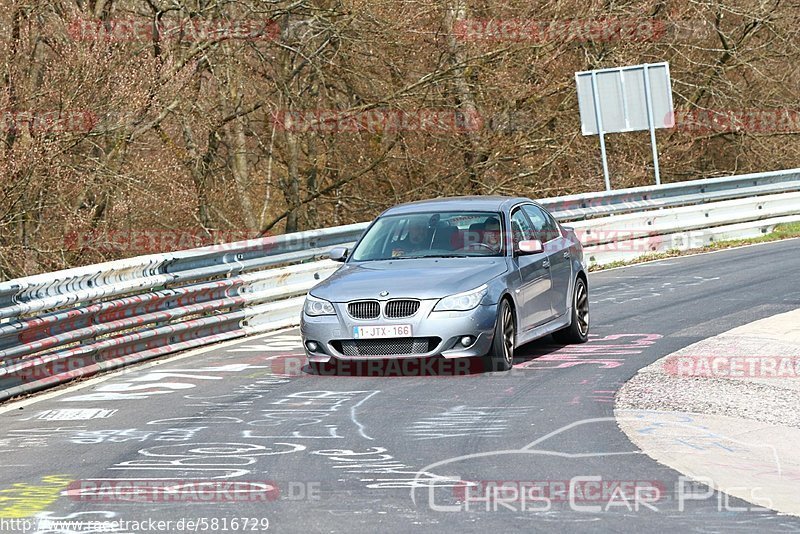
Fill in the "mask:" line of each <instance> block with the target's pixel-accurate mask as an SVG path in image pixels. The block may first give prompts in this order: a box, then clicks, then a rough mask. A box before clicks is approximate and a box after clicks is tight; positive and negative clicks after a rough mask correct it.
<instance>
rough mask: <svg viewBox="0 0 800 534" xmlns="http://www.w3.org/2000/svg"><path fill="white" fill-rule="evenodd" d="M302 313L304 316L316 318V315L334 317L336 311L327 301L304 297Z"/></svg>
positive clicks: (308, 296)
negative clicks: (304, 313)
mask: <svg viewBox="0 0 800 534" xmlns="http://www.w3.org/2000/svg"><path fill="white" fill-rule="evenodd" d="M303 311H304V312H306V315H310V316H312V317H316V316H318V315H336V310H334V309H333V304H331V303H330V302H328V301H327V300H323V299H318V298H317V297H314V296H312V295H306V301H305V303H304V304H303Z"/></svg>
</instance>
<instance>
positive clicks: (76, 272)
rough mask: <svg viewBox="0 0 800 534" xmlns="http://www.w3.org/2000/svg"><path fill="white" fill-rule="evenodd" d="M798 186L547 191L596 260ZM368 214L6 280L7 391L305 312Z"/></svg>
mask: <svg viewBox="0 0 800 534" xmlns="http://www.w3.org/2000/svg"><path fill="white" fill-rule="evenodd" d="M791 191H800V169H793V170H790V171H781V172H775V173H762V174H758V175H743V176H733V177H729V178H715V179H711V180H697V181H692V182H682V183H678V184H668V185H664V186H661V187H642V188H634V189H627V190H618V191H611V192H607V193H592V194H587V195H571V196H568V197H557V198H551V199H545V200H543V201H542V202H541V203H542V204H543V205H545V206H546V207H547V208H548V209H550V210H551V211H552V212H553V213H554V214H555V215H556V216H557V217H558V218H559V219H560V220H562V221H573V222H572V223H571V226H574V227H575V228H576V231H577V232H578V235H579V236H580V237H581V240H582V241H583V242H584V243H585V245H586V253H587V257H588V258H589V259H590V261H592V262H594V263H607V262H610V261H615V260H617V259H628V258H630V257H633V256H638V255H641V254H643V253H646V252H652V251H658V250H666V249H668V248H688V247H689V246H697V243H699V244H700V245H702V244H707V242H708V241H709V240H713V239H719V238H721V237H726V236H730V237H741V236H744V235H750V234H753V233H754V232H761V231H764V230H766V229H769V228H771V227H772V226H774V224H777V222H775V221H779V222H786V221H790V220H800V215H798V213H800V193H787V192H791ZM759 195H763V196H759ZM722 199H729V200H722ZM721 200H722V201H721ZM712 201H713V203H712V204H709V202H712ZM673 206H683V207H673ZM367 225H368V223H360V224H352V225H348V226H340V227H335V228H326V229H321V230H312V231H308V232H300V233H296V234H286V235H282V236H277V237H268V238H263V239H256V240H249V241H242V242H238V243H229V244H224V245H215V246H210V247H203V248H197V249H192V250H185V251H177V252H172V253H168V254H155V255H149V256H140V257H136V258H129V259H125V260H118V261H113V262H107V263H102V264H97V265H89V266H86V267H79V268H75V269H68V270H64V271H58V272H53V273H47V274H42V275H36V276H30V277H26V278H20V279H16V280H11V281H8V282H3V283H0V401H2V400H5V399H7V398H10V397H12V396H16V395H20V394H25V393H30V392H33V391H36V390H39V389H43V388H46V387H49V386H52V385H55V384H60V383H63V382H66V381H69V380H72V379H75V378H78V377H84V376H89V375H92V374H94V373H97V372H100V371H103V370H109V369H114V368H117V367H121V366H124V365H128V364H130V363H133V362H137V361H141V360H145V359H149V358H153V357H156V356H159V355H162V354H167V353H172V352H177V351H181V350H185V349H189V348H193V347H199V346H204V345H208V344H211V343H216V342H219V341H223V340H227V339H233V338H236V337H241V336H245V335H248V334H252V333H256V332H262V331H266V330H270V329H276V328H282V327H284V326H289V325H291V324H297V322H298V319H299V312H300V308H301V306H302V302H303V296H304V294H305V293H306V292H307V291H308V289H310V288H311V287H312V286H313V285H314V284H316V283H317V282H318V281H319V280H321V279H323V278H325V277H327V276H329V275H330V274H331V273H332V272H333V271H334V270H335V269H336V268H338V266H339V265H340V264H338V263H335V262H332V261H330V260H320V258H322V257H324V255H325V253H326V252H327V251H328V250H329V249H330V248H331V247H333V246H336V245H342V244H351V243H354V242H355V241H356V240H357V239H358V237H359V236H360V235H361V233H362V232H363V231H364V229H366V227H367ZM687 231H689V232H692V231H694V232H695V233H696V236H695V237H694V238H692V237H691V236H689V234H687ZM697 232H699V233H697ZM687 236H689V237H687ZM692 239H694V242H693V241H692ZM309 260H316V261H313V262H311V263H307V262H308V261H309ZM303 262H306V263H303Z"/></svg>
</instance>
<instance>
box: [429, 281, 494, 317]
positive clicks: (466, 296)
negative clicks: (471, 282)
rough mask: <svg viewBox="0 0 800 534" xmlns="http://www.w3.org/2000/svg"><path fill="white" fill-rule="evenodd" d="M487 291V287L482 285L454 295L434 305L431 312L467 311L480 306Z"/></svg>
mask: <svg viewBox="0 0 800 534" xmlns="http://www.w3.org/2000/svg"><path fill="white" fill-rule="evenodd" d="M488 291H489V287H488V286H487V285H486V284H484V285H482V286H481V287H477V288H475V289H471V290H469V291H465V292H463V293H456V294H455V295H450V296H449V297H445V298H443V299H442V300H440V301H439V302H437V303H436V306H435V307H434V308H433V311H467V310H471V309H473V308H474V307H475V306H477V305H478V304H480V302H481V299H482V298H483V296H484V295H486V293H487V292H488Z"/></svg>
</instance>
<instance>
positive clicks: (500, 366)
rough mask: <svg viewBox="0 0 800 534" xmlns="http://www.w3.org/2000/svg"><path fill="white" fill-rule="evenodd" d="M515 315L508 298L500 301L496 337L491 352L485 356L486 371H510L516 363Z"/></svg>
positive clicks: (484, 365)
mask: <svg viewBox="0 0 800 534" xmlns="http://www.w3.org/2000/svg"><path fill="white" fill-rule="evenodd" d="M514 337H515V334H514V315H513V313H512V312H511V306H510V305H509V304H508V300H506V299H503V300H501V301H500V304H499V305H498V310H497V321H496V323H495V326H494V339H493V340H492V348H491V349H489V353H488V354H487V355H485V356H484V357H483V369H484V371H508V370H509V369H511V364H513V363H514Z"/></svg>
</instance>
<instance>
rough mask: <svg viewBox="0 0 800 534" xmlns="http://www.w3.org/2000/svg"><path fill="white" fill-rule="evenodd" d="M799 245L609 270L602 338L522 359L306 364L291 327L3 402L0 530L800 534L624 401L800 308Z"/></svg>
mask: <svg viewBox="0 0 800 534" xmlns="http://www.w3.org/2000/svg"><path fill="white" fill-rule="evenodd" d="M798 258H800V240H791V241H784V242H779V243H772V244H766V245H759V246H755V247H747V248H742V249H735V250H727V251H721V252H717V253H713V254H706V255H699V256H690V257H683V258H675V259H669V260H664V261H660V262H655V263H648V264H641V265H637V266H631V267H626V268H623V269H615V270H610V271H605V272H599V273H592V274H591V275H590V277H589V286H590V296H591V312H592V338H591V340H590V342H589V343H587V344H586V345H582V346H574V347H563V346H558V345H554V344H552V341H551V340H550V338H547V339H545V340H541V341H538V342H535V343H532V344H530V345H528V346H525V347H523V348H522V349H520V350H519V351H518V353H517V358H516V362H515V367H514V370H513V371H511V372H510V373H507V374H491V375H486V374H479V373H464V372H461V371H462V370H463V369H464V368H463V367H461V368H459V367H456V368H454V370H453V372H448V370H447V369H446V370H444V371H441V369H440V368H439V367H436V368H435V369H436V370H437V371H441V372H438V374H436V375H435V376H398V373H397V371H398V370H399V368H389V369H386V368H383V369H376V368H373V369H367V370H366V371H364V370H363V369H362V371H361V372H353V373H350V374H348V375H345V376H327V375H314V374H309V373H307V372H305V371H303V370H302V369H300V367H301V365H302V360H301V358H299V357H298V356H297V355H299V354H300V350H299V338H298V335H297V331H296V330H291V331H285V332H281V333H277V334H274V335H270V336H264V337H259V338H250V339H246V340H243V341H239V342H236V343H233V344H227V345H223V346H218V347H214V348H212V349H207V350H206V351H205V352H202V353H200V354H193V355H191V356H190V357H183V358H179V359H166V360H162V361H159V362H156V363H155V364H148V365H147V366H140V367H136V368H133V369H128V370H126V371H124V372H122V373H116V374H113V375H108V376H105V377H102V378H101V379H100V380H98V381H93V382H89V383H85V384H82V387H80V389H76V388H75V387H73V388H70V389H67V390H62V391H59V392H57V394H53V393H50V394H45V395H43V396H39V397H36V399H37V400H36V402H34V403H30V404H28V405H25V406H21V407H20V406H18V405H15V406H13V409H12V410H10V411H5V412H4V413H0V428H2V430H1V431H0V531H2V532H22V531H23V530H22V527H23V526H24V525H23V524H22V523H20V522H18V523H12V522H11V521H12V520H13V519H14V518H19V517H25V516H28V517H31V516H36V515H37V514H38V517H40V518H50V519H51V520H54V521H55V520H56V518H68V520H74V521H80V522H82V523H80V524H76V525H74V526H72V527H66V526H63V525H62V526H58V525H56V524H55V523H51V524H50V525H49V526H48V525H47V523H40V524H39V528H40V530H39V531H40V532H86V531H88V530H87V529H89V528H91V527H92V526H94V527H98V528H99V526H100V525H99V524H96V523H93V522H95V521H109V522H110V521H122V520H124V521H127V522H128V523H127V524H124V525H116V526H117V528H116V530H113V529H111V526H112V524H111V523H106V524H104V525H103V527H104V528H106V530H105V532H111V531H114V532H191V531H198V532H213V531H218V532H226V531H227V532H264V531H276V532H364V533H371V532H375V531H386V532H408V531H423V532H427V531H432V530H434V529H435V530H437V531H442V530H446V531H459V532H487V531H501V530H521V529H525V530H526V531H555V530H564V529H569V530H570V531H581V532H583V531H630V530H646V531H656V530H657V531H667V530H675V531H677V530H680V531H696V532H721V531H725V532H730V531H735V530H741V531H753V530H755V529H764V530H766V529H769V530H770V531H800V519H797V518H792V517H786V516H778V515H777V514H775V513H773V512H770V511H768V510H763V509H753V506H752V505H749V504H747V503H745V502H743V501H739V500H736V499H730V500H726V498H725V496H724V495H718V494H715V493H714V494H711V495H709V496H708V497H704V498H700V493H701V492H704V494H707V493H710V492H707V491H706V488H705V487H703V486H699V485H691V484H690V483H688V482H686V481H682V479H681V478H680V475H679V474H678V473H676V472H674V471H672V470H670V469H668V468H666V467H663V466H660V465H659V464H657V463H655V462H654V461H652V460H651V459H649V458H648V457H646V456H644V455H643V454H642V453H640V452H639V451H638V450H637V449H636V448H635V447H634V446H633V445H632V444H631V443H630V442H629V441H628V439H627V438H626V437H625V435H624V434H622V433H621V432H620V431H619V429H618V427H617V425H616V423H615V421H614V420H613V411H612V410H613V396H614V393H615V391H616V390H617V389H618V388H619V387H620V385H621V384H622V383H623V382H624V381H625V380H627V379H628V378H629V377H631V376H632V375H633V374H634V373H635V372H636V371H637V370H638V369H640V368H641V367H644V366H646V365H648V364H649V363H651V362H653V361H654V360H656V359H658V358H660V357H662V356H665V355H667V354H669V353H671V352H673V351H675V350H677V349H679V348H682V347H685V346H687V345H689V344H691V343H694V342H696V341H698V340H700V339H703V338H706V337H708V336H713V335H716V334H719V333H721V332H723V331H726V330H728V329H730V328H733V327H735V326H738V325H741V324H745V323H748V322H751V321H754V320H756V319H760V318H763V317H767V316H770V315H774V314H777V313H781V312H785V311H789V310H792V309H796V308H797V307H798V306H800V282H798V280H800V262H798ZM406 371H407V373H406V374H409V375H414V374H416V373H415V372H414V371H415V369H410V370H409V369H408V368H407V369H406ZM376 374H377V375H381V374H388V375H389V376H374V375H376ZM1 409H4V408H3V407H0V410H1ZM697 446H698V447H709V446H710V447H713V446H714V442H713V437H711V438H709V439H708V440H705V441H704V442H703V443H698V444H697ZM575 477H579V478H575ZM580 477H601V482H600V483H601V484H604V485H605V486H602V485H601V486H597V485H592V484H594V483H595V481H589V482H587V481H586V480H585V479H583V478H580ZM211 481H216V486H215V488H216V490H215V491H216V493H214V492H209V491H207V490H208V488H209V487H210V486H209V485H208V484H209V483H210V482H211ZM232 481H236V482H238V484H237V485H232V484H231V482H232ZM498 481H504V482H503V484H504V489H503V490H502V491H500V490H498V489H497V484H498ZM570 481H572V482H570ZM130 484H135V485H137V486H139V487H144V486H147V487H150V488H151V489H150V490H148V491H144V490H140V491H139V492H138V493H136V494H134V493H131V491H129V490H128V489H126V488H129V486H130ZM570 485H572V487H573V489H574V491H575V495H576V496H575V498H574V499H573V502H570V499H569V495H568V492H567V493H565V491H564V490H565V488H568V487H569V486H570ZM799 485H800V483H799ZM165 487H172V491H173V492H172V493H166V492H165V490H164V488H165ZM598 487H600V488H602V487H605V489H606V491H605V493H604V492H603V491H596V488H598ZM634 487H639V488H640V490H641V491H639V494H638V496H637V495H636V493H637V492H636V490H635V489H631V488H634ZM531 488H536V489H531ZM614 488H618V490H617V491H616V492H615V491H614ZM653 488H656V489H655V490H654V489H653ZM692 495H694V496H696V497H697V498H695V499H689V497H691V496H692ZM181 520H183V523H181V524H178V523H177V522H178V521H181ZM159 521H164V522H165V523H161V524H159V523H158V522H159ZM166 521H172V523H170V524H168V523H166ZM267 522H268V528H267ZM25 526H27V525H25ZM215 527H216V528H215ZM32 531H33V530H29V531H28V532H32Z"/></svg>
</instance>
